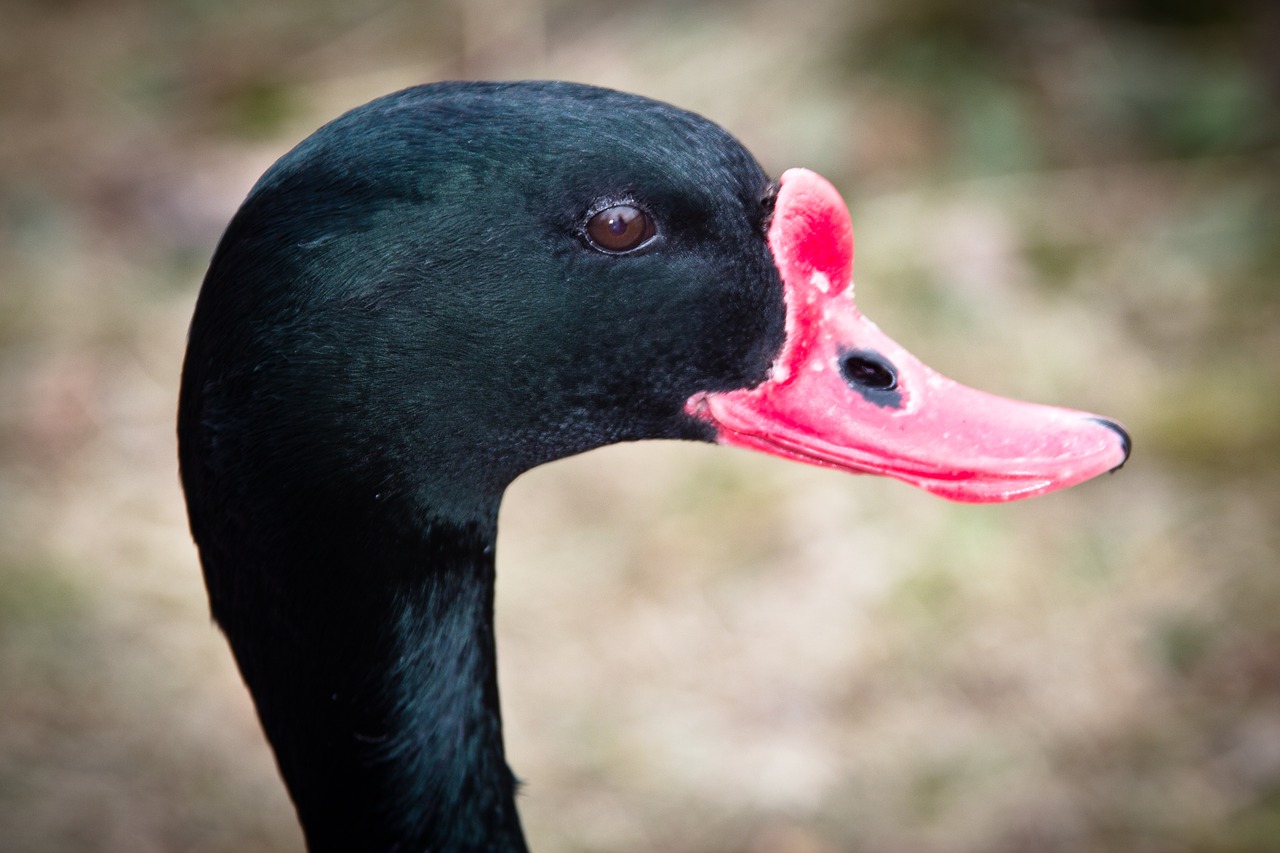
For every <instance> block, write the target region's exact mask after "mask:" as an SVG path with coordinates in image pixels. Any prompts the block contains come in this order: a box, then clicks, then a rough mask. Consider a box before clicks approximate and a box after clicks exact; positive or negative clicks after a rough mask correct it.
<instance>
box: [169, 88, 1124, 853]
mask: <svg viewBox="0 0 1280 853" xmlns="http://www.w3.org/2000/svg"><path fill="white" fill-rule="evenodd" d="M852 251H853V237H852V231H851V228H850V223H849V215H848V212H847V210H846V208H845V205H844V203H843V202H842V201H841V199H840V196H839V195H838V193H837V192H836V191H835V189H834V188H833V187H832V186H831V185H830V184H828V183H827V182H826V181H825V180H824V179H822V178H821V177H819V176H818V175H816V174H814V173H812V172H809V171H805V170H802V169H793V170H791V171H788V172H786V173H785V174H784V175H783V176H782V177H781V179H780V180H778V181H774V182H771V181H770V180H769V179H768V178H767V177H766V176H765V174H764V173H763V172H762V171H761V169H760V167H759V166H758V165H757V164H756V162H755V160H754V159H753V158H752V156H751V155H750V154H749V153H748V152H747V151H746V150H745V149H744V148H743V147H742V146H741V145H740V144H739V143H738V142H737V141H736V140H735V139H734V138H733V137H731V136H730V135H729V134H728V133H726V132H725V131H724V130H722V129H721V128H719V127H718V126H716V125H714V124H712V123H710V122H708V121H706V120H705V119H703V118H701V117H699V116H696V115H693V114H691V113H688V112H684V111H681V110H678V109H675V108H673V107H671V106H668V105H665V104H662V103H657V102H654V101H651V100H647V99H644V98H640V97H636V96H632V95H627V94H622V93H618V92H613V91H608V90H603V89H598V88H593V87H588V86H583V85H575V84H565V83H549V82H525V83H445V84H436V85H428V86H421V87H417V88H412V89H408V90H406V91H402V92H399V93H396V94H393V95H389V96H387V97H384V98H381V99H378V100H375V101H373V102H372V103H370V104H367V105H365V106H363V107H360V108H358V109H355V110H353V111H351V112H349V113H347V114H346V115H344V116H342V117H340V118H338V119H336V120H335V121H333V122H331V123H330V124H328V125H326V126H324V127H322V128H321V129H320V130H318V131H316V133H315V134H313V135H312V136H311V137H309V138H308V139H306V140H304V141H303V142H302V143H301V144H299V145H298V146H297V147H296V148H294V149H293V150H292V151H291V152H289V153H288V154H286V155H285V156H284V157H282V158H281V159H280V160H279V161H278V162H277V163H276V164H275V165H274V166H272V167H271V169H270V170H269V171H268V172H267V173H266V174H265V175H264V176H263V177H262V178H261V179H260V180H259V181H258V183H257V184H256V185H255V186H254V187H253V189H252V190H251V191H250V193H249V195H248V198H247V199H246V200H245V202H244V204H243V206H242V207H241V208H240V210H239V211H238V212H237V213H236V215H235V217H234V218H233V219H232V221H231V223H230V225H229V226H228V228H227V230H226V233H225V234H224V236H223V237H222V240H221V242H220V244H219V246H218V248H217V251H216V253H215V254H214V257H213V260H212V262H211V265H210V267H209V271H208V274H207V276H206V278H205V280H204V284H203V287H202V290H201V292H200V296H199V300H198V302H197V305H196V308H195V315H194V319H193V320H192V324H191V330H190V337H189V342H188V349H187V355H186V360H185V363H184V366H183V376H182V391H181V399H180V403H179V416H178V436H179V456H180V462H181V471H182V483H183V487H184V489H185V492H186V498H187V505H188V512H189V516H190V522H191V530H192V533H193V536H194V538H195V541H196V543H197V545H198V547H199V552H200V558H201V561H202V563H203V567H204V576H205V583H206V585H207V588H208V593H209V600H210V604H211V609H212V613H213V617H214V618H215V619H216V621H217V623H218V624H219V625H220V626H221V628H222V630H223V631H224V632H225V633H226V636H227V639H228V641H229V642H230V645H231V649H232V652H233V653H234V654H235V658H236V661H237V663H238V665H239V668H240V671H241V673H242V674H243V676H244V680H245V682H246V684H247V685H248V688H249V690H250V692H251V693H252V695H253V699H254V702H255V703H256V705H257V710H258V714H259V717H260V718H261V721H262V725H263V728H264V729H265V732H266V735H267V737H268V739H269V740H270V742H271V745H272V747H273V748H274V750H275V755H276V759H277V761H278V763H279V767H280V772H281V774H282V776H283V778H284V781H285V783H286V785H287V786H288V789H289V793H290V795H291V796H292V798H293V802H294V804H295V806H296V808H297V812H298V817H299V820H300V822H301V824H302V827H303V830H304V833H305V836H306V840H307V844H308V846H309V847H310V849H312V850H400V851H408V850H436V851H455V850H456V851H470V850H488V851H511V850H525V849H526V847H525V841H524V838H523V835H522V832H521V829H520V823H519V820H518V817H517V814H516V805H515V790H516V782H515V779H514V777H513V775H512V773H511V771H510V770H509V769H508V767H507V764H506V760H505V757H504V753H503V743H502V724H501V718H500V714H499V707H498V685H497V681H496V678H495V674H494V638H493V630H492V628H493V625H492V621H493V590H494V537H495V532H496V529H495V528H496V523H497V515H498V504H499V501H500V500H501V497H502V493H503V490H504V488H505V487H506V486H507V485H508V484H509V483H510V482H511V481H512V479H514V478H515V477H516V476H517V475H518V474H520V473H521V472H522V471H525V470H527V469H529V468H531V467H533V466H536V465H539V464H541V463H544V462H547V461H549V460H552V459H557V458H559V457H563V456H567V455H569V454H574V453H579V452H582V451H585V450H588V449H590V448H594V447H599V446H601V445H604V444H609V443H612V442H620V441H633V440H636V439H644V438H671V439H693V440H700V441H711V442H718V443H720V444H728V445H735V446H739V447H750V448H755V449H757V450H763V451H765V452H768V453H772V454H775V455H778V456H783V457H786V458H789V459H795V460H798V461H802V462H809V463H814V464H818V465H824V466H828V467H833V468H839V469H843V470H848V471H855V472H870V473H877V474H887V475H890V476H893V477H897V478H900V479H902V480H906V481H907V482H910V483H913V484H915V485H917V486H921V487H923V488H925V489H928V490H929V491H931V492H935V493H937V494H939V495H943V496H945V497H948V498H952V499H956V500H966V501H1003V500H1011V499H1013V498H1021V497H1027V496H1030V495H1036V494H1040V493H1043V492H1046V491H1049V490H1051V489H1056V488H1060V487H1063V486H1068V485H1071V484H1073V483H1078V482H1080V481H1082V480H1085V479H1087V478H1089V477H1092V476H1094V475H1096V474H1099V473H1101V472H1104V471H1109V470H1112V469H1115V468H1117V467H1119V466H1120V465H1121V464H1122V463H1123V462H1124V460H1125V459H1126V457H1127V456H1128V451H1129V439H1128V436H1127V435H1126V434H1125V432H1124V430H1123V428H1121V427H1120V426H1119V425H1118V424H1116V423H1115V422H1113V421H1109V420H1106V419H1103V418H1098V417H1094V416H1091V415H1086V414H1084V413H1081V412H1074V411H1068V410H1065V409H1058V408H1052V407H1047V406H1039V405H1033V404H1028V403H1020V402H1015V401H1010V400H1004V399H1001V398H997V397H993V396H990V395H987V394H983V393H981V392H978V391H973V390H970V389H968V388H965V387H963V386H961V385H958V384H956V383H954V382H952V381H950V380H948V379H946V378H944V377H942V376H940V375H939V374H937V373H934V372H933V371H932V370H930V369H929V368H928V367H926V366H924V365H923V364H921V363H920V362H919V361H917V360H916V359H915V358H913V357H912V356H911V355H910V354H909V353H907V352H906V351H905V350H903V349H902V348H901V347H899V346H898V345H897V344H895V343H894V342H893V341H892V340H890V339H889V338H888V337H886V336H885V335H884V334H883V333H882V332H880V330H879V329H878V328H877V327H876V326H875V325H874V324H872V323H871V322H870V321H868V320H867V319H865V318H864V317H862V315H861V314H859V312H858V311H857V309H856V308H855V306H854V301H853V295H852V288H851V286H850V281H851V279H850V275H851V263H852Z"/></svg>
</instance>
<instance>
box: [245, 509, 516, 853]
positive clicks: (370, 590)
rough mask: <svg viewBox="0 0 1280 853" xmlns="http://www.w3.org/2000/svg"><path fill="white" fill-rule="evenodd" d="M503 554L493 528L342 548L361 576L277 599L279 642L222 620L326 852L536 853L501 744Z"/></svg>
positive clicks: (330, 576)
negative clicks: (497, 557) (497, 553)
mask: <svg viewBox="0 0 1280 853" xmlns="http://www.w3.org/2000/svg"><path fill="white" fill-rule="evenodd" d="M366 541H368V540H366ZM493 541H494V539H493V535H492V528H488V527H487V526H479V525H476V524H474V523H473V524H469V525H456V524H452V523H435V524H432V525H430V527H429V529H428V530H427V531H426V532H425V533H424V534H423V535H421V536H420V537H408V538H405V537H400V538H398V539H396V538H394V537H393V538H392V541H391V542H388V541H387V540H385V539H384V540H381V541H379V542H378V543H377V546H376V548H375V549H372V550H371V549H370V548H368V547H352V548H349V549H342V548H339V549H336V551H335V552H334V553H333V555H332V557H333V558H334V559H339V558H340V559H342V560H344V561H345V562H347V564H346V565H338V564H333V563H331V564H330V565H328V566H324V567H319V566H316V565H315V564H313V565H312V566H311V569H312V570H313V571H314V572H315V575H314V577H313V578H312V581H311V584H310V585H309V586H303V585H301V584H296V583H295V584H293V586H294V589H293V591H292V592H291V593H290V594H289V596H288V597H287V598H284V599H277V606H278V608H279V609H278V613H277V615H278V617H279V618H278V619H277V620H275V621H274V627H273V628H271V629H269V630H271V631H272V632H273V636H270V637H263V636H258V635H257V633H258V632H257V631H255V632H254V635H246V634H245V633H244V632H243V631H238V630H237V629H236V626H235V620H234V619H231V620H226V619H220V621H222V622H223V624H224V627H225V628H226V629H227V634H228V637H229V639H230V640H231V643H232V647H233V649H234V650H235V651H236V657H237V660H238V661H239V662H240V665H241V670H242V672H243V673H244V676H245V680H246V681H247V682H248V683H249V686H250V688H251V691H252V692H253V694H254V697H255V700H256V702H257V705H258V711H259V715H260V716H261V718H262V722H263V726H264V728H265V730H266V732H267V736H268V738H269V739H270V741H271V743H272V746H273V747H274V749H275V751H276V758H277V761H278V762H279V765H280V770H281V774H282V775H283V776H284V779H285V782H286V783H287V785H288V787H289V791H290V794H291V796H292V797H293V800H294V803H295V805H296V807H297V809H298V813H299V818H300V819H301V823H302V825H303V826H304V827H305V829H306V834H307V843H308V847H309V848H310V849H311V850H312V851H318V850H355V849H360V850H391V849H395V850H420V849H430V850H444V849H448V850H458V851H466V850H482V849H483V850H504V851H505V850H513V851H520V850H525V849H526V848H525V843H524V840H523V837H522V835H521V831H520V826H519V821H518V818H517V815H516V810H515V802H514V793H515V781H514V778H513V776H512V774H511V772H510V770H509V769H508V768H507V765H506V760H505V757H504V751H503V744H502V724H501V716H500V712H499V705H498V688H497V678H496V669H495V655H494V637H493V593H494V554H493ZM344 552H345V553H344ZM353 557H358V560H353ZM357 563H359V564H357ZM288 574H292V573H291V572H290V573H288ZM279 579H280V578H279V576H278V575H277V580H279ZM344 590H345V592H344ZM264 650H266V651H264ZM497 837H501V838H502V839H503V842H502V844H501V845H499V846H497V847H495V846H493V845H494V839H495V838H497Z"/></svg>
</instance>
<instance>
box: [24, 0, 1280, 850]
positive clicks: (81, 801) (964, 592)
mask: <svg viewBox="0 0 1280 853" xmlns="http://www.w3.org/2000/svg"><path fill="white" fill-rule="evenodd" d="M1278 10H1280V7H1276V6H1275V4H1273V3H1268V2H1266V0H1258V2H1252V3H1251V2H1245V0H1235V2H1219V3H1211V2H1207V0H1164V2H1161V0H1093V2H1086V0H1075V1H1074V2H1071V1H1070V0H1064V1H1063V2H1048V3H1022V2H1012V0H994V1H993V2H988V3H985V4H975V3H967V2H962V0H899V2H895V3H893V4H878V3H870V2H852V3H851V2H837V0H816V2H805V3H797V2H782V0H747V1H746V2H736V3H730V2H663V1H662V0H634V2H632V3H629V4H625V5H624V6H621V7H620V6H617V5H616V4H608V3H601V2H595V0H591V1H590V2H589V1H588V0H507V2H504V3H497V2H494V0H477V2H457V3H454V2H422V3H397V2H385V0H384V1H383V2H374V0H346V1H345V2H342V3H338V2H316V3H301V2H283V3H271V4H267V3H258V2H247V0H231V2H211V0H93V2H90V0H58V2H49V0H7V2H5V4H4V5H3V7H2V8H0V128H2V129H3V132H2V133H0V850H3V851H11V853H26V851H131V853H136V852H137V851H153V850H154V851H171V850H190V851H232V850H235V851H269V850H297V849H300V846H301V836H300V834H299V832H298V830H297V829H296V826H295V824H294V821H293V816H292V811H291V807H290V805H289V803H288V800H287V798H286V796H285V794H284V791H283V788H282V787H281V785H280V784H279V782H278V780H277V778H276V776H275V770H274V766H273V764H272V761H271V758H270V755H269V752H268V750H267V748H266V746H265V744H264V742H263V740H262V738H261V735H260V734H259V732H258V728H257V724H256V720H255V719H254V716H253V712H252V708H251V706H250V703H249V700H248V697H247V695H246V694H245V692H244V690H243V688H242V686H241V685H240V683H239V679H238V677H237V675H236V673H235V671H234V669H233V667H232V664H231V661H230V656H229V654H228V653H227V650H226V648H225V644H224V643H223V641H222V639H221V637H220V636H219V635H218V634H217V632H216V631H215V630H214V629H213V628H212V627H211V625H210V624H209V621H208V618H207V612H206V607H205V603H204V596H203V590H202V588H201V582H200V576H199V569H198V565H197V561H196V557H195V552H194V549H193V547H192V546H191V544H190V542H189V539H188V536H187V533H186V529H185V519H184V513H183V507H182V498H181V494H180V491H179V489H178V486H177V476H176V465H175V460H174V456H175V452H174V442H173V413H174V405H175V404H174V401H175V396H176V389H177V383H178V370H179V365H180V361H181V353H182V347H183V339H184V334H185V327H186V323H187V320H188V318H189V314H190V310H191V307H192V304H193V300H194V298H195V294H196V290H197V288H198V286H199V282H200V279H201V276H202V274H203V270H204V265H205V263H206V262H207V259H208V256H209V254H210V252H211V251H212V248H213V245H214V243H215V242H216V240H217V238H218V235H219V234H220V231H221V228H222V226H223V225H224V224H225V222H226V220H227V219H228V218H229V216H230V215H231V213H232V212H233V211H234V209H235V207H236V205H237V204H238V203H239V201H240V199H241V198H242V197H243V195H244V193H245V192H246V191H247V190H248V188H249V186H250V185H251V184H252V182H253V180H254V179H255V178H256V177H257V175H258V174H260V173H261V171H262V170H263V169H265V168H266V166H267V165H269V164H270V162H271V161H272V160H273V159H274V158H275V157H276V156H278V155H279V154H281V153H282V152H283V151H285V150H287V149H288V148H289V147H290V146H291V145H292V144H294V143H295V142H296V141H297V140H299V139H301V138H302V137H303V136H305V135H306V134H307V133H308V132H310V130H312V129H313V128H314V127H316V126H317V125H318V124H320V123H322V122H323V121H325V120H327V119H328V118H330V117H332V116H333V115H336V114H337V113H338V112H340V111H342V110H345V109H347V108H349V107H351V106H354V105H356V104H358V103H361V102H363V101H365V100H367V99H369V98H372V97H374V96H376V95H379V94H382V93H384V92H386V91H390V90H392V89H395V88H399V87H402V86H405V85H411V84H414V83H418V82H424V81H429V80H435V79H443V78H457V77H486V78H522V77H556V78H567V79H575V80H582V81H587V82H593V83H598V84H602V85H609V86H614V87H618V88H623V89H627V90H631V91H635V92H639V93H643V94H646V95H650V96H653V97H657V98H661V99H665V100H669V101H672V102H674V103H676V104H679V105H681V106H684V107H687V108H691V109H694V110H696V111H699V112H701V113H703V114H705V115H707V116H708V117H710V118H712V119H714V120H716V121H718V122H719V123H721V124H723V125H724V126H725V127H727V128H728V129H730V130H731V131H732V132H733V133H735V134H736V135H737V136H739V138H741V139H742V140H743V141H744V142H745V143H746V144H747V145H748V147H749V148H751V149H752V150H753V151H754V152H755V153H756V154H757V156H758V157H759V159H760V160H761V162H762V163H763V164H764V165H765V167H766V168H767V169H768V170H769V171H770V172H771V173H774V174H777V173H780V172H781V171H782V170H783V169H785V168H787V167H789V166H793V165H803V166H808V167H810V168H813V169H816V170H817V171H819V172H822V173H823V174H825V175H826V176H828V177H829V178H831V179H832V180H833V181H834V182H835V183H836V184H837V186H839V187H840V188H841V190H842V192H843V193H844V194H845V197H846V199H847V201H848V202H849V204H850V207H851V209H852V212H853V217H854V222H855V229H856V232H857V235H858V246H859V249H858V259H857V266H856V272H857V281H858V295H859V304H860V305H861V307H862V308H863V309H864V310H865V311H866V312H867V313H868V314H869V315H870V316H872V317H873V318H875V319H876V320H877V321H878V322H879V323H880V324H881V325H882V326H883V327H884V328H885V329H886V330H888V331H889V332H890V334H893V335H894V336H895V337H896V338H898V339H899V340H900V341H901V342H902V343H904V344H906V345H907V346H908V347H909V348H911V349H913V350H914V351H915V352H916V353H917V354H918V355H920V356H921V357H923V358H924V359H925V360H926V361H927V362H929V363H931V364H932V365H933V366H935V367H937V368H939V369H940V370H942V371H943V372H945V373H947V374H949V375H952V376H955V377H956V378H958V379H960V380H962V381H965V382H967V383H969V384H973V385H978V386H980V387H984V388H987V389H989V390H992V391H996V392H1000V393H1004V394H1008V395H1015V396H1021V397H1025V398H1029V399H1036V400H1041V401H1045V402H1055V403H1060V404H1064V405H1070V406H1074V407H1079V408H1085V409H1089V410H1093V411H1098V412H1102V413H1105V414H1107V415H1110V416H1112V417H1116V418H1118V419H1120V420H1121V421H1123V422H1125V423H1126V424H1127V425H1128V426H1129V427H1130V429H1131V431H1132V433H1133V435H1134V438H1135V446H1136V450H1135V455H1134V457H1133V459H1132V460H1131V461H1130V463H1129V465H1128V466H1127V467H1126V468H1125V470H1124V472H1122V473H1121V474H1118V475H1116V476H1113V477H1104V478H1101V479H1099V480H1096V481H1094V482H1091V483H1088V484H1086V485H1083V486H1081V487H1079V488H1076V489H1074V490H1070V491H1068V492H1065V493H1061V494H1056V495H1052V496H1049V497H1045V498H1041V499H1037V500H1034V501H1029V502H1026V503H1021V504H1014V505H1008V506H999V507H965V506H957V505H951V504H947V503H945V502H942V501H939V500H937V499H935V498H932V497H930V496H928V495H926V494H924V493H921V492H917V491H915V490H912V489H910V488H908V487H906V486H903V485H901V484H898V483H893V482H887V481H879V480H873V479H870V478H851V477H848V476H844V475H840V474H836V473H832V472H827V471H820V470H817V469H806V468H802V467H800V466H795V465H789V464H786V463H783V462H780V461H776V460H771V459H766V458H763V457H753V456H751V455H749V454H745V453H738V452H732V451H727V450H723V449H717V448H711V447H701V446H693V445H678V444H657V443H649V444H641V445H634V446H628V447H618V448H611V449H606V450H603V451H598V452H595V453H591V454H587V455H586V456H583V457H580V458H577V459H572V460H567V461H564V462H561V463H556V464H554V465H550V466H547V467H545V468H543V469H540V470H537V471H534V472H532V473H530V474H528V475H526V476H525V477H523V478H521V480H519V481H518V482H517V483H516V485H515V486H514V487H513V488H512V490H511V492H510V494H509V496H508V500H507V502H506V504H505V505H504V508H503V519H502V522H503V533H502V538H501V541H500V544H499V550H500V572H499V573H500V581H499V590H498V596H499V603H498V608H499V615H498V618H499V634H500V636H499V650H500V668H501V682H502V689H503V696H504V709H505V715H506V721H507V729H508V748H509V753H510V759H511V761H512V764H513V766H514V767H515V769H516V771H517V772H518V773H519V774H520V775H521V776H522V777H524V778H525V779H526V780H527V786H526V788H525V790H524V794H523V796H522V799H521V809H522V813H523V815H524V818H525V823H526V827H527V831H528V834H529V837H530V841H531V843H532V844H533V846H534V847H535V849H537V850H539V851H544V853H545V851H586V850H609V851H650V850H666V851H677V853H680V852H681V851H687V853H766V851H768V853H774V852H775V851H776V852H777V853H825V851H845V850H863V851H884V853H890V852H891V851H892V852H893V853H897V851H904V853H931V851H938V853H943V852H944V851H946V853H950V851H973V852H974V853H979V851H981V852H982V853H1005V851H1008V853H1013V851H1094V850H1097V851H1107V850H1115V851H1138V852H1139V853H1148V852H1149V853H1157V852H1160V853H1163V851H1206V853H1244V851H1259V853H1261V851H1273V850H1276V849H1280V613H1278V608H1280V559H1278V555H1280V393H1278V383H1277V379H1278V378H1280V286H1278V285H1280V109H1278V107H1280V103H1278V102H1280V53H1278V52H1277V47H1276V46H1277V45H1278V44H1280V11H1278Z"/></svg>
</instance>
